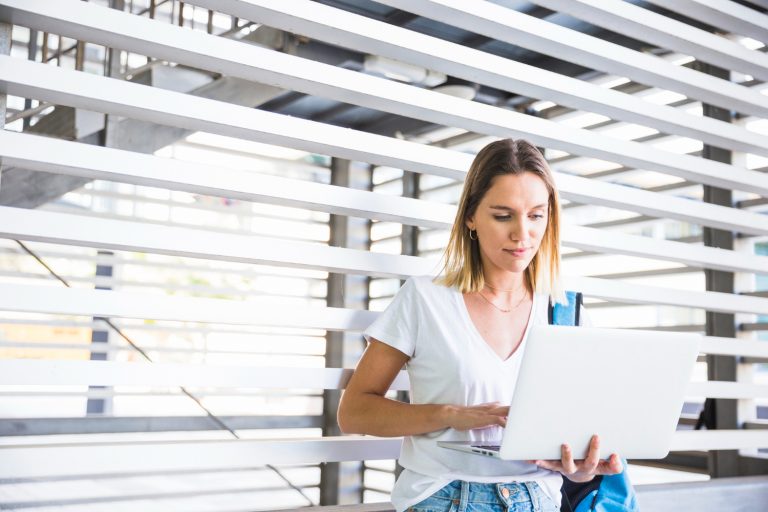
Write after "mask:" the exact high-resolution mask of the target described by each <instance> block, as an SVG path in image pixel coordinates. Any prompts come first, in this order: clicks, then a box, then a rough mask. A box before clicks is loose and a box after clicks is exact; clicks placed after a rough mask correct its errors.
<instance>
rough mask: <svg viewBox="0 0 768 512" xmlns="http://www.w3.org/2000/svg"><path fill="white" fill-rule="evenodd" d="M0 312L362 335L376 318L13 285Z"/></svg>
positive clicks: (0, 301) (3, 292) (5, 289)
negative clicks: (292, 329)
mask: <svg viewBox="0 0 768 512" xmlns="http://www.w3.org/2000/svg"><path fill="white" fill-rule="evenodd" d="M0 311H17V312H32V313H54V314H62V315H80V316H99V317H106V318H143V319H153V320H172V321H181V322H194V323H198V322H202V323H215V324H228V325H266V326H275V327H289V328H313V329H328V330H344V331H347V330H349V331H363V330H365V328H366V327H368V326H369V325H370V324H371V323H372V322H373V321H374V320H375V319H376V316H377V315H376V313H375V312H372V311H365V310H353V309H342V308H309V307H307V308H299V307H296V306H290V307H280V306H276V305H274V304H264V303H259V302H256V301H236V300H224V299H203V298H188V297H171V296H167V295H158V294H147V293H129V292H112V291H107V290H92V289H76V288H64V287H59V286H25V285H12V284H0Z"/></svg>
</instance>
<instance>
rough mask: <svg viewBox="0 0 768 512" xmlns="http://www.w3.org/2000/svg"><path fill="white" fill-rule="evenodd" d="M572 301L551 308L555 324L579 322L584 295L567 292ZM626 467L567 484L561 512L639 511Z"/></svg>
mask: <svg viewBox="0 0 768 512" xmlns="http://www.w3.org/2000/svg"><path fill="white" fill-rule="evenodd" d="M566 297H567V299H568V304H567V305H566V304H560V303H555V304H554V306H551V307H550V312H549V313H550V323H551V324H553V325H578V323H579V322H578V320H577V319H578V316H579V315H578V312H579V308H580V306H581V295H580V294H578V293H576V292H566ZM621 462H622V464H623V465H624V470H623V471H622V472H621V473H619V474H617V475H604V476H602V477H595V480H593V481H592V482H585V483H584V484H578V483H574V482H570V481H566V482H565V483H564V484H563V489H562V492H563V505H562V507H561V509H560V510H561V512H569V511H570V510H573V512H639V510H640V506H639V504H638V503H637V494H636V493H635V489H634V488H633V487H632V483H631V482H630V481H629V476H628V475H627V469H626V468H627V461H626V460H624V459H622V461H621Z"/></svg>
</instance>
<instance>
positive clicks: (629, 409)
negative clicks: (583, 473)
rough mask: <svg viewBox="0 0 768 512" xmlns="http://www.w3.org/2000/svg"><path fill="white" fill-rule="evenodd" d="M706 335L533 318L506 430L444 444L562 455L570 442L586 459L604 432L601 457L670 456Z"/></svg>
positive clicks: (521, 456) (513, 455)
mask: <svg viewBox="0 0 768 512" xmlns="http://www.w3.org/2000/svg"><path fill="white" fill-rule="evenodd" d="M700 342H701V336H700V335H698V334H691V333H677V332H663V331H643V330H629V329H598V328H592V327H571V326H553V325H534V326H531V328H530V332H529V333H528V340H527V342H526V345H525V351H524V352H523V359H522V364H521V368H520V373H519V376H518V379H517V384H516V387H515V391H514V395H513V397H512V403H511V404H510V410H509V416H508V417H507V425H506V427H505V428H504V434H503V438H502V439H499V440H498V441H497V442H487V441H485V442H482V443H478V442H474V443H473V442H461V441H458V442H456V441H439V442H438V445H439V446H441V447H443V448H448V449H453V450H460V451H465V452H470V453H476V454H480V455H487V456H491V457H497V458H501V459H506V460H534V459H558V460H559V459H560V456H561V451H560V445H561V444H563V443H568V444H569V445H570V446H571V449H572V451H573V456H574V458H575V459H583V458H584V457H586V454H587V449H588V447H589V441H590V438H591V437H592V435H593V434H598V435H599V436H600V457H602V458H608V457H609V456H610V455H611V453H617V454H619V455H620V456H621V457H624V458H632V459H661V458H664V457H665V456H666V455H667V454H668V453H669V448H670V444H671V442H672V436H673V435H674V432H675V430H676V427H677V422H678V419H679V417H680V412H681V410H682V408H683V401H684V398H685V392H686V389H687V387H688V383H689V381H690V378H691V374H692V372H693V368H694V365H695V363H696V359H697V357H698V354H699V344H700Z"/></svg>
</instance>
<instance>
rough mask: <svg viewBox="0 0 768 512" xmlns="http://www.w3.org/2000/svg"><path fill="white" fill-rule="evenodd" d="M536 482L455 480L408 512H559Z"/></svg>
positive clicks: (410, 508)
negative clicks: (502, 482) (483, 482)
mask: <svg viewBox="0 0 768 512" xmlns="http://www.w3.org/2000/svg"><path fill="white" fill-rule="evenodd" d="M559 511H560V507H558V506H557V505H555V503H554V502H553V501H552V498H550V497H549V496H548V495H547V494H546V493H545V492H544V490H543V489H542V488H541V487H539V484H537V483H536V482H513V483H506V484H481V483H476V482H464V481H461V480H454V481H453V482H451V483H449V484H448V485H446V486H445V487H443V488H442V489H440V490H439V491H437V492H436V493H434V494H433V495H432V496H430V497H428V498H427V499H425V500H423V501H421V502H419V503H417V504H415V505H413V506H412V507H409V508H408V512H559Z"/></svg>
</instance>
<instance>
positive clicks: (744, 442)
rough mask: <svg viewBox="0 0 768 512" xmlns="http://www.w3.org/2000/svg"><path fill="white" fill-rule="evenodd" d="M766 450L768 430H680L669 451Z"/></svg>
mask: <svg viewBox="0 0 768 512" xmlns="http://www.w3.org/2000/svg"><path fill="white" fill-rule="evenodd" d="M748 448H768V430H764V431H760V430H695V431H690V430H680V431H677V432H675V435H674V436H673V437H672V450H671V451H691V450H744V449H748Z"/></svg>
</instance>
